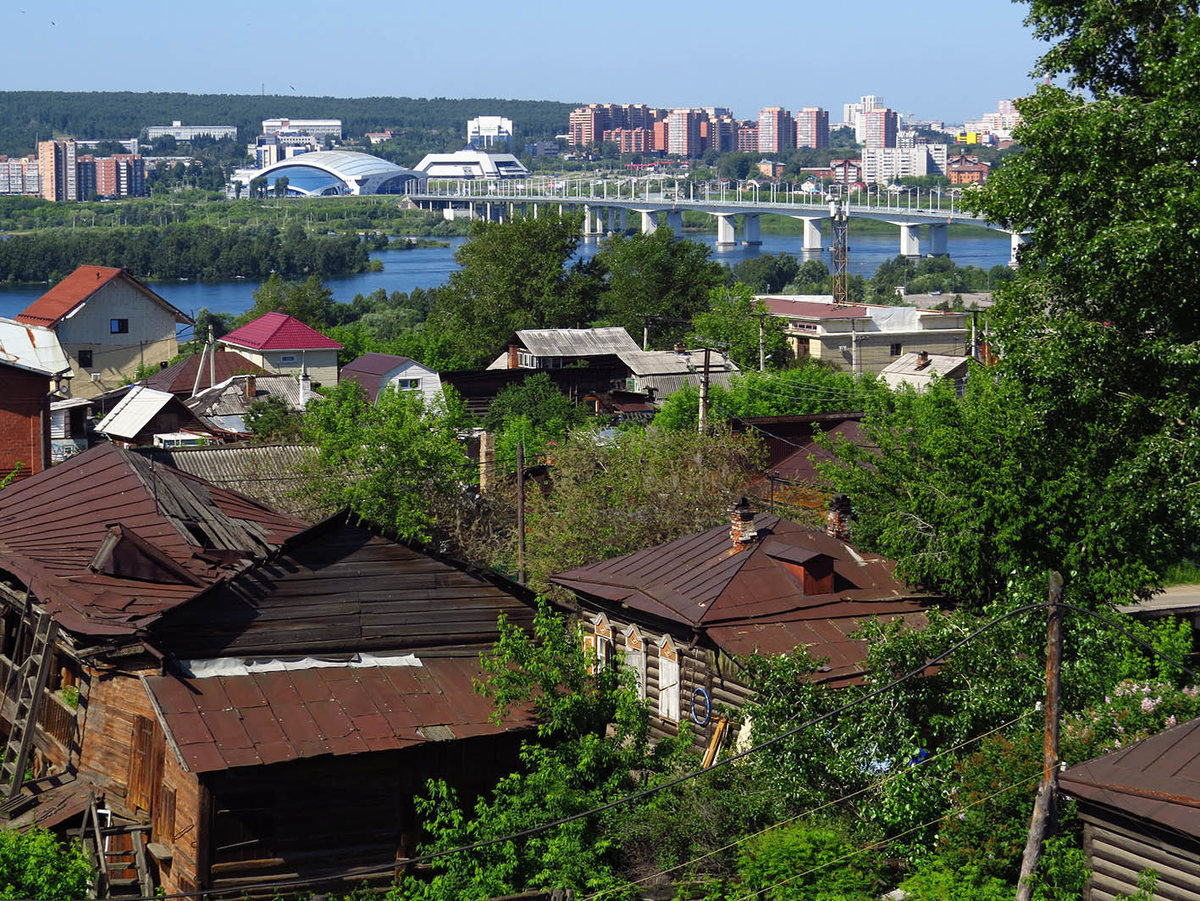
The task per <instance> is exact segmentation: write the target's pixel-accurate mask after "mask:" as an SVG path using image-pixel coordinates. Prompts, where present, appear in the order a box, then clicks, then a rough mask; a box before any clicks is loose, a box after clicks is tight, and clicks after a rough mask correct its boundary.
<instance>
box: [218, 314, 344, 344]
mask: <svg viewBox="0 0 1200 901" xmlns="http://www.w3.org/2000/svg"><path fill="white" fill-rule="evenodd" d="M217 340H218V341H220V342H221V343H223V344H229V345H232V346H234V347H245V348H249V349H250V350H259V351H263V350H341V349H342V345H340V344H338V343H337V342H336V341H334V340H333V339H332V338H327V337H326V336H325V335H322V334H321V333H320V332H318V331H317V330H316V329H315V328H311V327H309V326H307V325H305V324H304V323H303V322H301V321H300V320H299V319H296V318H295V317H294V316H289V315H287V313H279V312H270V313H264V314H263V315H261V316H259V317H258V318H257V319H255V320H254V321H253V322H248V323H246V324H245V325H243V326H242V327H241V328H237V329H234V330H233V331H232V332H230V333H229V334H228V335H225V336H224V337H222V338H218V339H217Z"/></svg>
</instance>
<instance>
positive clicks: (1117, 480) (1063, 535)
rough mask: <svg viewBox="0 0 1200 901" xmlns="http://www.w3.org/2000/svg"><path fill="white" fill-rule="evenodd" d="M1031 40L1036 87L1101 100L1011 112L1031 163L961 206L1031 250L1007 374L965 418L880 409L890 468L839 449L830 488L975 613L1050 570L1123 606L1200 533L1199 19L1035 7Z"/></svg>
mask: <svg viewBox="0 0 1200 901" xmlns="http://www.w3.org/2000/svg"><path fill="white" fill-rule="evenodd" d="M1027 23H1028V24H1030V25H1031V26H1032V27H1033V28H1034V30H1035V33H1036V34H1037V35H1038V36H1039V37H1042V38H1044V39H1047V40H1050V41H1053V42H1055V43H1054V46H1052V47H1051V49H1050V50H1049V51H1048V52H1047V53H1046V55H1045V56H1044V57H1043V58H1042V60H1041V62H1040V64H1039V69H1038V72H1039V73H1045V74H1047V75H1052V76H1053V75H1059V74H1063V73H1066V74H1068V75H1069V77H1070V79H1071V81H1072V83H1073V85H1074V86H1079V87H1082V88H1085V89H1087V90H1088V91H1089V92H1090V93H1091V99H1087V98H1086V97H1080V96H1074V95H1072V94H1071V93H1069V92H1068V91H1066V90H1063V89H1061V88H1058V87H1054V86H1045V87H1041V88H1039V89H1038V91H1037V93H1036V94H1035V95H1034V96H1032V97H1029V98H1026V99H1024V100H1021V101H1018V108H1019V109H1020V111H1021V113H1022V115H1023V116H1024V120H1025V121H1024V124H1023V125H1022V126H1021V127H1020V129H1019V130H1018V131H1017V133H1016V137H1017V140H1018V141H1019V142H1020V143H1021V145H1022V146H1023V147H1024V148H1025V149H1024V152H1023V153H1021V154H1018V155H1016V156H1014V157H1012V158H1010V159H1009V160H1008V161H1007V162H1006V164H1005V166H1004V167H1003V168H1002V169H1000V170H999V171H997V172H996V173H995V174H994V175H993V177H992V178H990V179H989V181H988V183H987V185H986V186H985V187H983V188H982V189H980V190H977V191H972V192H969V193H968V197H967V199H966V203H967V204H968V205H970V206H973V207H974V208H975V209H977V210H978V211H979V212H980V213H981V214H983V215H985V216H986V217H987V218H988V219H989V220H991V221H992V222H995V223H998V224H1001V225H1003V226H1004V227H1006V228H1008V229H1011V230H1013V231H1015V232H1020V233H1025V234H1027V236H1028V238H1029V242H1028V244H1027V245H1026V247H1025V248H1024V250H1023V251H1022V253H1021V256H1020V261H1021V265H1020V268H1019V271H1018V273H1017V276H1016V278H1015V279H1014V280H1013V281H1012V282H1010V283H1009V284H1007V285H1005V286H1004V287H1003V288H1002V289H1001V290H1000V292H999V293H998V302H997V304H996V306H995V307H994V308H993V309H992V310H991V311H990V312H989V318H988V322H989V325H990V326H991V328H992V330H993V332H994V334H995V344H996V347H997V349H998V350H999V352H1000V362H999V364H998V365H997V366H996V367H995V368H994V369H990V370H986V371H979V370H977V371H975V372H973V373H972V381H973V386H972V388H971V389H970V390H969V392H968V396H967V398H966V400H965V402H964V403H962V404H957V403H955V402H953V401H951V400H950V399H949V398H948V397H947V396H946V395H945V393H944V392H939V391H934V392H931V393H930V394H928V395H926V396H924V397H921V398H907V399H904V400H902V401H899V402H897V403H894V404H891V405H888V404H881V405H880V406H879V407H878V408H877V409H875V410H874V411H873V413H872V415H871V416H870V417H869V419H868V422H867V428H868V431H869V432H870V433H871V434H872V436H873V437H874V438H875V439H876V443H877V444H878V445H879V446H880V447H881V448H883V450H884V453H883V455H882V459H883V460H885V461H886V462H884V463H883V464H882V465H879V466H877V467H876V465H875V464H876V462H877V461H878V460H880V459H881V457H880V456H878V455H877V454H876V453H873V452H865V451H864V450H863V449H861V448H850V447H847V448H845V449H844V457H845V459H846V460H847V461H848V462H847V463H845V464H844V465H841V466H832V467H828V471H829V475H830V477H831V478H833V479H834V481H835V483H837V485H838V487H839V489H841V490H844V491H846V492H847V493H850V494H851V496H852V497H853V498H854V501H855V504H856V512H857V514H858V517H859V536H860V539H863V540H865V541H866V542H867V543H868V544H871V545H873V546H875V547H877V548H878V549H879V550H881V551H883V552H885V553H888V554H890V555H892V556H895V557H897V558H898V559H899V560H900V563H901V568H902V571H903V572H904V574H905V575H907V576H908V577H909V578H911V579H914V580H916V581H920V582H923V583H925V584H927V585H929V586H931V587H934V588H941V589H946V590H950V591H952V592H954V593H956V594H957V595H958V596H959V597H962V598H964V599H966V600H968V601H969V602H975V603H980V604H982V603H986V602H987V601H988V600H989V599H991V598H994V597H996V596H998V595H1000V594H1005V593H1009V586H1011V584H1012V583H1013V581H1014V580H1016V581H1028V582H1029V583H1030V584H1031V585H1032V584H1034V583H1040V584H1044V581H1043V580H1044V577H1045V572H1046V570H1048V569H1057V570H1059V571H1061V572H1062V573H1063V574H1064V575H1065V576H1066V577H1067V599H1068V600H1075V601H1079V602H1083V603H1087V604H1098V603H1105V602H1120V601H1125V600H1128V599H1130V598H1132V597H1134V596H1144V595H1146V594H1148V593H1149V592H1150V591H1151V590H1153V588H1154V587H1155V586H1156V585H1157V583H1158V581H1159V579H1160V578H1161V574H1162V572H1163V570H1164V568H1165V567H1166V566H1167V565H1169V564H1170V563H1172V562H1173V561H1174V560H1176V559H1178V558H1179V556H1180V555H1182V554H1184V553H1186V552H1187V550H1188V549H1189V547H1191V546H1193V545H1194V543H1195V541H1196V538H1197V533H1198V525H1200V489H1198V487H1197V486H1198V485H1200V309H1198V305H1200V290H1198V288H1197V286H1198V285H1200V240H1198V238H1200V162H1198V161H1197V153H1196V148H1195V138H1194V136H1195V125H1196V123H1197V121H1200V99H1198V98H1200V18H1198V17H1197V14H1196V4H1195V3H1194V2H1187V3H1178V2H1177V3H1160V2H1157V0H1133V2H1128V3H1120V4H1113V3H1109V2H1104V0H1032V2H1031V3H1030V11H1029V15H1028V18H1027ZM863 464H866V465H868V466H869V467H872V468H873V471H871V472H870V473H868V472H867V471H865V470H864V469H863V468H862V465H863ZM972 474H974V476H975V477H972ZM1041 593H1043V594H1044V592H1041Z"/></svg>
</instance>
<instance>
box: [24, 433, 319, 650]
mask: <svg viewBox="0 0 1200 901" xmlns="http://www.w3.org/2000/svg"><path fill="white" fill-rule="evenodd" d="M114 523H119V524H121V525H122V526H123V527H124V528H125V529H127V530H129V531H131V532H133V533H134V534H135V535H136V537H137V538H138V539H140V540H142V541H145V542H147V543H148V544H150V545H152V546H153V548H154V549H155V551H156V552H157V553H159V554H162V555H165V556H166V557H168V558H170V559H171V560H173V561H174V562H175V563H176V564H177V565H179V566H181V567H183V569H185V570H187V571H188V572H189V573H191V574H192V575H193V576H194V577H195V579H198V580H200V581H201V582H202V583H204V584H212V583H215V582H216V581H218V580H221V579H223V578H225V577H227V576H228V575H229V574H230V573H231V572H234V571H237V570H238V569H239V568H240V567H241V566H242V564H241V563H238V562H234V563H229V562H227V560H226V559H217V558H213V557H211V556H205V553H206V548H214V549H217V550H223V549H224V550H234V551H238V552H240V556H243V557H245V558H247V559H256V558H258V559H261V558H263V557H265V556H266V555H267V554H268V553H270V551H271V550H273V549H274V548H276V547H278V546H279V545H280V544H282V542H283V540H284V539H285V538H286V537H287V536H289V535H292V534H295V533H296V532H299V531H300V530H302V529H304V528H305V527H306V526H307V523H304V522H301V521H299V520H295V519H292V518H290V517H288V516H285V515H283V514H280V513H276V512H275V511H273V510H270V509H268V508H267V507H264V506H263V505H261V504H259V503H257V502H255V501H252V500H250V499H249V498H247V497H244V496H242V495H239V494H236V493H234V492H232V491H228V490H225V489H222V488H218V487H215V486H212V485H208V484H205V483H204V482H202V481H200V480H198V479H195V478H193V477H191V476H188V475H185V474H184V473H181V472H178V471H176V470H173V469H170V468H167V467H162V466H152V465H151V463H150V462H149V461H148V460H145V459H144V458H142V457H141V456H139V455H138V454H136V453H134V452H132V451H127V450H122V449H120V448H118V447H116V446H114V445H111V444H104V445H100V446H98V447H95V448H92V449H91V450H89V451H86V452H84V453H82V454H79V455H78V456H75V457H72V458H71V459H70V460H68V461H67V462H66V463H62V464H60V465H58V466H55V467H52V468H51V469H47V470H45V471H43V472H40V473H37V474H36V475H34V476H31V477H30V478H28V479H25V480H24V481H22V482H20V483H18V484H15V485H10V486H9V487H8V488H6V489H5V490H4V491H2V492H0V569H4V570H7V571H9V572H11V573H13V574H14V575H15V576H16V577H17V578H19V579H20V580H21V581H22V582H23V583H24V584H25V585H27V586H29V587H30V588H31V589H32V590H33V592H34V594H36V595H37V597H38V598H39V599H40V600H41V601H42V602H43V603H44V604H45V605H46V608H47V609H48V610H49V611H50V612H51V613H53V614H55V617H56V619H58V621H59V624H60V625H61V626H62V627H64V628H66V629H68V630H70V631H74V632H78V633H82V634H92V635H104V634H120V633H132V632H133V631H134V630H135V629H136V628H138V626H139V624H143V623H145V622H146V621H148V620H149V619H152V618H153V617H155V616H157V615H158V614H159V613H161V611H163V610H166V609H169V608H170V607H172V606H175V605H176V604H180V603H183V602H184V601H186V600H188V599H189V598H191V597H193V596H195V595H196V593H197V591H198V590H199V589H198V588H197V587H196V586H195V585H194V584H188V583H187V582H186V581H178V582H174V581H154V582H151V581H145V580H139V579H132V578H124V577H121V576H116V575H109V574H106V573H104V572H97V571H96V570H94V569H93V568H92V564H93V562H94V561H95V559H96V557H97V552H98V551H99V550H100V547H101V544H102V543H103V542H105V541H106V539H108V538H109V536H110V526H111V525H113V524H114Z"/></svg>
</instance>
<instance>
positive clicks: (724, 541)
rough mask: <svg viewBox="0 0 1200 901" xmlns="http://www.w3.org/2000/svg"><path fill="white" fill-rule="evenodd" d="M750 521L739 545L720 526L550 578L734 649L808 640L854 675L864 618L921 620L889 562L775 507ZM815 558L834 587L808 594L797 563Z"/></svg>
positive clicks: (914, 598) (912, 594) (768, 649)
mask: <svg viewBox="0 0 1200 901" xmlns="http://www.w3.org/2000/svg"><path fill="white" fill-rule="evenodd" d="M754 524H755V527H756V529H757V530H758V537H757V539H755V540H754V541H752V542H751V543H750V544H749V545H747V546H744V547H742V548H740V549H738V548H736V547H735V546H734V544H733V542H732V540H731V538H730V530H729V527H728V526H718V527H716V528H713V529H708V530H707V531H705V532H701V533H699V534H697V535H691V536H689V537H687V538H681V539H679V540H677V541H673V542H671V543H670V544H664V545H660V546H659V547H654V548H650V549H648V550H644V551H639V552H637V553H634V554H628V555H626V556H624V557H616V558H614V559H612V560H605V561H602V562H600V563H595V564H592V565H591V566H584V567H580V568H579V569H575V570H572V571H570V572H566V573H559V574H557V575H554V576H551V577H550V581H551V582H554V583H555V584H558V585H562V586H564V587H566V588H570V589H573V590H575V591H577V592H580V593H581V594H583V595H591V596H593V597H595V598H598V599H602V600H604V601H609V602H618V603H621V604H623V605H626V606H628V607H629V608H632V609H633V610H638V611H641V612H643V613H645V614H648V615H649V616H652V617H656V618H658V619H661V620H667V621H671V622H675V623H678V624H680V625H683V626H687V627H690V628H691V629H693V630H695V631H696V632H699V633H702V634H706V635H707V636H708V638H709V639H711V640H712V642H713V643H715V644H716V645H717V646H718V647H720V648H721V649H722V650H724V651H726V652H727V653H729V654H732V655H747V654H751V653H754V652H755V651H759V652H761V653H765V654H778V653H787V652H790V651H791V650H793V649H794V648H795V647H796V646H797V645H806V646H808V648H809V650H810V652H811V653H812V654H813V656H815V657H830V658H831V664H830V665H831V667H833V668H834V669H835V670H837V674H839V675H844V676H851V675H854V674H857V672H858V671H859V670H860V669H861V666H860V664H861V662H862V660H863V659H864V656H865V648H864V646H863V644H862V643H861V642H855V641H853V640H851V639H850V638H849V637H848V636H849V635H850V634H851V633H852V632H853V631H854V629H856V628H857V626H858V623H859V622H860V621H861V620H863V619H866V618H868V617H870V616H873V615H880V616H886V617H892V616H902V617H904V618H905V620H906V621H908V622H910V623H911V624H913V625H920V624H921V623H922V622H923V619H924V613H923V611H924V605H923V603H922V602H921V600H920V599H921V598H923V597H926V596H925V595H923V594H922V593H921V592H918V591H915V590H913V589H911V588H909V587H908V586H906V585H905V584H904V583H903V582H901V581H899V580H898V579H896V577H895V576H894V575H893V572H892V571H893V568H894V566H895V564H894V563H892V561H890V560H887V559H886V558H884V557H881V556H879V555H877V554H868V553H863V552H861V551H858V550H856V549H855V548H854V547H852V546H851V545H849V544H847V543H846V542H844V541H839V540H838V539H836V538H833V537H831V536H829V535H827V534H825V533H824V532H819V531H816V530H814V529H809V528H805V527H803V526H800V525H797V524H796V523H793V522H789V521H787V520H784V519H780V518H779V517H776V516H769V515H767V514H759V515H758V516H756V517H755V519H754ZM818 557H820V558H825V559H826V560H828V561H829V563H828V564H826V565H831V566H832V570H833V572H834V574H835V577H834V590H833V591H831V592H828V593H824V594H814V595H808V594H805V592H804V587H803V585H804V582H803V578H802V573H801V572H800V567H801V565H803V564H804V563H806V562H808V561H810V560H813V559H815V558H818Z"/></svg>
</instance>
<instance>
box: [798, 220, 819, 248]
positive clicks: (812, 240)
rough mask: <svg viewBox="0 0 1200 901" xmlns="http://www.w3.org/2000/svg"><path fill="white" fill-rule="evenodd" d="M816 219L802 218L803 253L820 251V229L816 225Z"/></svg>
mask: <svg viewBox="0 0 1200 901" xmlns="http://www.w3.org/2000/svg"><path fill="white" fill-rule="evenodd" d="M817 221H818V220H816V219H805V220H804V248H803V249H804V252H805V253H820V252H821V250H822V249H823V248H822V246H821V229H820V228H818V227H817Z"/></svg>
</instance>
